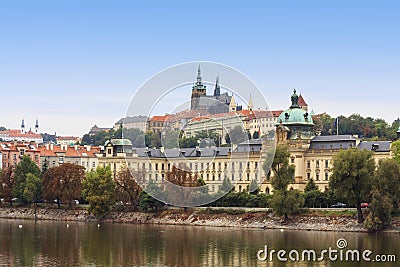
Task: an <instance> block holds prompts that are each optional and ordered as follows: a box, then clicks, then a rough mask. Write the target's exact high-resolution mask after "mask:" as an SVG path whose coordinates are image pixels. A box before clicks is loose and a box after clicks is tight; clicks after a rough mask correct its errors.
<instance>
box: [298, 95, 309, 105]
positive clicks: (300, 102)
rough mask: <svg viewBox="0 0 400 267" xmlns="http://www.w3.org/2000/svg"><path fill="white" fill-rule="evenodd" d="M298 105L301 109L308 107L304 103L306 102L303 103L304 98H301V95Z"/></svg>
mask: <svg viewBox="0 0 400 267" xmlns="http://www.w3.org/2000/svg"><path fill="white" fill-rule="evenodd" d="M298 104H299V106H301V107H304V106H308V105H307V103H306V101H304V98H303V96H302V95H299V100H298Z"/></svg>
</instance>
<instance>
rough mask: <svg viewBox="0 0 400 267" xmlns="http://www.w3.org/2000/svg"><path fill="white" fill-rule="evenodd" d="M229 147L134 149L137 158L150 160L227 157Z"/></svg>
mask: <svg viewBox="0 0 400 267" xmlns="http://www.w3.org/2000/svg"><path fill="white" fill-rule="evenodd" d="M229 150H230V148H229V147H206V148H180V149H178V148H172V149H165V150H164V152H161V149H154V148H151V149H146V148H136V152H137V153H138V156H139V157H152V158H164V157H168V158H179V157H186V158H190V157H214V156H227V155H228V153H229Z"/></svg>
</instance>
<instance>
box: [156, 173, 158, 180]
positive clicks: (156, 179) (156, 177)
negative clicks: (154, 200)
mask: <svg viewBox="0 0 400 267" xmlns="http://www.w3.org/2000/svg"><path fill="white" fill-rule="evenodd" d="M156 181H158V173H156Z"/></svg>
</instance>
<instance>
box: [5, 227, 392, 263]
mask: <svg viewBox="0 0 400 267" xmlns="http://www.w3.org/2000/svg"><path fill="white" fill-rule="evenodd" d="M68 224H69V227H67V223H65V222H49V221H39V222H36V223H35V222H33V221H21V220H4V219H1V220H0V244H1V247H0V266H207V267H211V266H382V267H386V266H400V264H399V263H398V264H396V263H386V264H384V263H375V264H373V263H370V264H367V263H365V262H363V263H355V262H353V263H346V262H329V261H324V262H311V263H307V262H287V263H282V262H278V261H277V260H275V261H274V262H260V261H258V260H257V251H258V250H260V249H262V248H264V245H268V247H269V248H270V249H275V250H279V249H286V250H291V249H298V250H303V249H315V250H316V251H319V250H322V249H325V248H326V249H327V248H328V247H329V246H330V247H334V248H336V240H337V239H339V238H345V239H346V240H347V242H348V247H349V248H351V249H359V250H363V249H370V250H372V251H373V252H374V253H386V254H389V253H391V254H396V253H397V254H398V255H397V256H398V257H399V260H400V235H395V234H392V235H391V234H384V235H368V234H360V233H336V232H335V233H333V232H309V231H308V232H307V231H279V230H259V229H240V228H229V227H227V228H212V227H189V226H159V225H129V224H102V225H101V226H100V227H97V223H77V222H75V223H74V222H68ZM19 225H22V228H19V227H18V226H19Z"/></svg>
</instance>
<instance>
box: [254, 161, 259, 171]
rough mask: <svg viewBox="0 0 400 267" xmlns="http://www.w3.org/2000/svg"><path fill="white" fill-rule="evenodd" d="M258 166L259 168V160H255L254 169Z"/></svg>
mask: <svg viewBox="0 0 400 267" xmlns="http://www.w3.org/2000/svg"><path fill="white" fill-rule="evenodd" d="M257 168H258V162H257V161H256V162H254V169H256V170H257Z"/></svg>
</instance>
